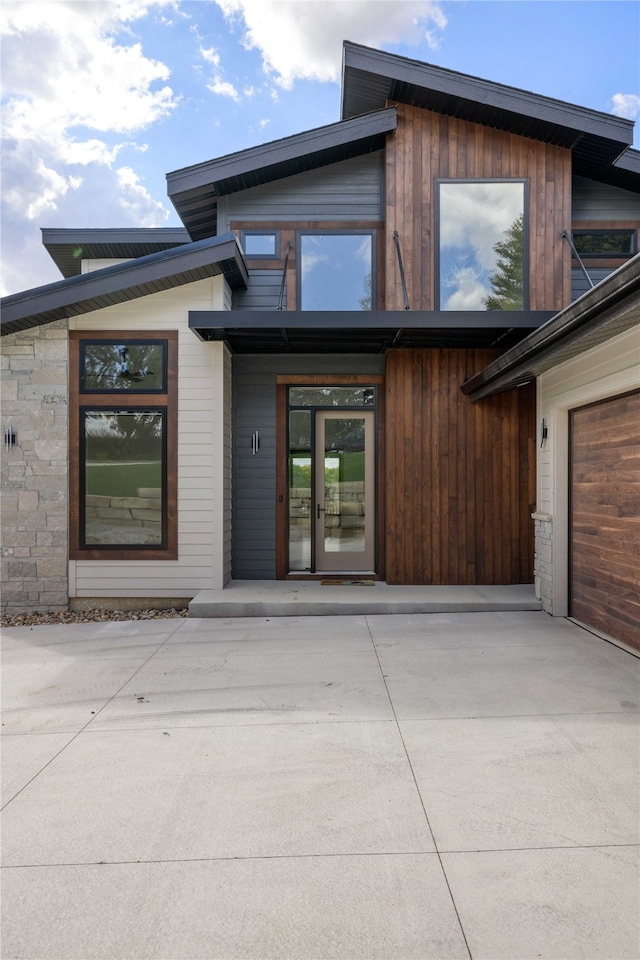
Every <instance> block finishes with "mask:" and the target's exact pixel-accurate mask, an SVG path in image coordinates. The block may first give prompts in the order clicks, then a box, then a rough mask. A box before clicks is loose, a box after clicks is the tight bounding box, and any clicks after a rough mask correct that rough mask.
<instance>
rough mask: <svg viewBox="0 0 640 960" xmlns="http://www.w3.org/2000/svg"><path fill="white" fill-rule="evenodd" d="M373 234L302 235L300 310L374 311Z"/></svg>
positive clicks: (299, 235)
mask: <svg viewBox="0 0 640 960" xmlns="http://www.w3.org/2000/svg"><path fill="white" fill-rule="evenodd" d="M374 260H375V236H374V233H373V231H371V230H366V231H357V232H356V231H354V232H352V231H347V230H344V231H335V232H332V233H323V232H322V231H309V232H304V233H303V232H300V233H299V234H298V264H299V273H298V279H299V282H298V309H299V310H371V309H372V291H373V290H375V277H374V271H373V264H374Z"/></svg>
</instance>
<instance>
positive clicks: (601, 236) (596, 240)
mask: <svg viewBox="0 0 640 960" xmlns="http://www.w3.org/2000/svg"><path fill="white" fill-rule="evenodd" d="M573 245H574V246H575V248H576V250H577V251H578V253H579V254H580V256H581V257H587V258H588V257H611V258H615V257H632V256H633V255H634V253H635V252H636V250H637V233H636V231H635V230H574V231H573Z"/></svg>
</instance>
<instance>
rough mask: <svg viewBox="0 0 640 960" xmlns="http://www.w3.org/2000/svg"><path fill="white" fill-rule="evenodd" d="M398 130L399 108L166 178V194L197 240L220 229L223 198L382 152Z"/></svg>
mask: <svg viewBox="0 0 640 960" xmlns="http://www.w3.org/2000/svg"><path fill="white" fill-rule="evenodd" d="M395 128H396V111H395V109H394V108H387V109H384V110H378V111H376V112H375V113H373V114H371V115H369V116H367V117H357V118H355V119H354V120H349V121H347V122H340V123H332V124H330V125H329V126H325V127H318V128H317V129H314V130H307V131H305V132H304V133H299V134H296V135H295V136H293V137H286V138H284V139H282V140H274V141H272V142H271V143H265V144H260V146H257V147H252V148H250V149H249V150H241V151H240V152H238V153H232V154H228V155H227V156H224V157H220V158H219V159H217V160H209V161H207V162H206V163H200V164H196V165H194V166H191V167H185V168H183V169H182V170H174V171H173V172H172V173H168V174H167V193H168V195H169V198H170V199H171V201H172V203H173V205H174V206H175V208H176V210H177V211H178V214H179V215H180V219H181V220H182V222H183V223H184V225H185V226H186V228H187V229H188V231H189V233H190V234H191V236H192V237H193V238H194V239H196V240H197V239H199V238H201V237H205V236H212V235H213V234H215V232H216V228H217V202H218V198H219V197H223V196H227V195H228V194H231V193H236V192H238V191H240V190H246V189H248V188H250V187H256V186H260V185H261V184H265V183H272V182H273V181H275V180H280V179H282V178H284V177H290V176H293V175H294V174H297V173H303V172H305V171H307V170H314V169H316V168H318V167H322V166H326V165H327V164H330V163H338V162H339V161H341V160H348V159H350V158H351V157H358V156H362V155H364V154H367V153H372V152H373V151H375V150H381V149H382V148H383V147H384V142H385V139H386V137H387V136H388V134H390V133H393V131H394V130H395Z"/></svg>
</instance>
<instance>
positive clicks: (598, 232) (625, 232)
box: [571, 227, 638, 261]
mask: <svg viewBox="0 0 640 960" xmlns="http://www.w3.org/2000/svg"><path fill="white" fill-rule="evenodd" d="M616 233H617V234H620V235H622V236H625V237H630V239H631V250H630V251H629V252H628V253H612V252H611V251H608V252H604V253H581V252H580V251H579V250H578V248H577V247H576V250H577V253H578V255H579V257H580V259H581V260H620V261H624V260H629V259H630V258H631V257H634V256H635V255H636V253H637V252H638V231H637V230H635V229H633V228H632V227H609V228H607V227H597V228H588V227H575V228H574V229H572V231H571V239H572V241H573V244H574V246H575V238H576V236H605V237H606V236H611V234H616Z"/></svg>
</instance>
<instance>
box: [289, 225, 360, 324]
mask: <svg viewBox="0 0 640 960" xmlns="http://www.w3.org/2000/svg"><path fill="white" fill-rule="evenodd" d="M377 235H378V231H377V230H376V229H375V228H374V227H360V228H359V227H354V228H353V229H352V230H351V229H349V227H343V228H342V227H341V228H340V229H339V230H332V229H330V228H327V229H322V227H313V228H311V229H306V228H303V227H300V228H298V229H297V230H296V310H299V311H300V312H301V313H313V312H314V311H312V310H305V309H304V308H303V306H302V238H303V237H309V236H316V237H318V236H320V237H328V236H332V237H339V236H343V237H344V236H347V237H371V308H370V310H354V311H353V312H354V313H363V314H367V313H371V312H372V311H373V310H375V309H376V301H377V289H378V261H377V254H378V251H377V239H378V236H377ZM325 310H326V312H327V313H331V312H334V311H331V310H329V309H328V308H324V309H321V310H320V311H316V312H320V313H324V312H325Z"/></svg>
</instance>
